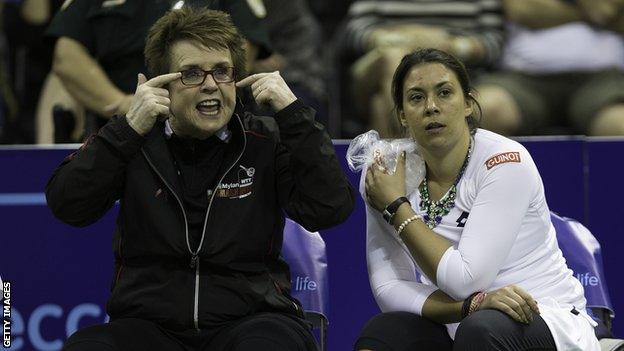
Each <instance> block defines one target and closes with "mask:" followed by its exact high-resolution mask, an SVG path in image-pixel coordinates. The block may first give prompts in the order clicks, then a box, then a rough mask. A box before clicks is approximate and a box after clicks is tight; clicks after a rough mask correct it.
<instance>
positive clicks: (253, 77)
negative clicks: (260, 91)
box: [236, 73, 270, 88]
mask: <svg viewBox="0 0 624 351" xmlns="http://www.w3.org/2000/svg"><path fill="white" fill-rule="evenodd" d="M269 74H270V73H256V74H252V75H250V76H249V77H247V78H245V79H243V80H240V81H238V82H236V86H237V87H238V88H244V87H246V86H249V85H252V84H253V83H255V82H256V81H257V80H258V79H260V78H263V77H266V76H267V75H269Z"/></svg>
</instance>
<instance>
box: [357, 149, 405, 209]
mask: <svg viewBox="0 0 624 351" xmlns="http://www.w3.org/2000/svg"><path fill="white" fill-rule="evenodd" d="M365 186H366V188H365V189H366V201H367V202H368V203H369V204H370V205H371V206H373V208H375V209H377V210H379V211H382V210H383V209H384V208H386V206H388V205H389V204H390V203H391V202H392V201H394V200H396V199H398V198H399V197H401V196H405V194H406V190H405V152H403V153H401V156H399V158H398V160H397V164H396V170H395V172H394V174H388V171H387V169H386V166H385V165H384V164H383V160H382V159H381V157H376V158H375V163H373V164H372V165H371V166H370V167H368V170H367V171H366V179H365Z"/></svg>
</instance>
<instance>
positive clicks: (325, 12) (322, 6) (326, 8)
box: [306, 0, 353, 42]
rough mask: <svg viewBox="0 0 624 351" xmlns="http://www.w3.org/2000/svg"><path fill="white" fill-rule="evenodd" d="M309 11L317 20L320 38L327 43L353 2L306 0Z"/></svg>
mask: <svg viewBox="0 0 624 351" xmlns="http://www.w3.org/2000/svg"><path fill="white" fill-rule="evenodd" d="M306 2H307V3H308V5H309V7H310V10H311V11H312V13H313V14H314V16H315V17H316V18H317V19H319V24H320V26H321V38H322V40H323V42H329V41H330V40H331V39H332V38H333V36H334V33H336V30H337V29H338V27H339V25H340V23H341V22H342V21H343V20H344V18H345V16H346V15H347V11H348V10H349V6H350V5H351V3H353V0H307V1H306Z"/></svg>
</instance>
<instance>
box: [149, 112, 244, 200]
mask: <svg viewBox="0 0 624 351" xmlns="http://www.w3.org/2000/svg"><path fill="white" fill-rule="evenodd" d="M166 128H167V123H166V122H161V121H159V122H156V124H155V125H154V128H152V131H151V132H150V133H149V134H148V135H147V141H146V142H145V144H144V145H143V148H142V152H143V155H144V156H145V157H146V158H147V160H148V162H149V163H150V164H151V165H152V167H154V168H155V170H156V171H157V172H158V173H159V174H160V175H161V176H162V177H163V178H164V180H165V181H166V182H167V183H168V184H169V185H170V186H171V187H172V188H173V191H175V193H176V194H181V190H182V187H181V184H180V180H179V177H178V175H177V170H176V167H175V165H174V162H173V156H172V155H171V152H170V151H169V146H168V145H167V134H166ZM225 130H228V131H231V136H230V140H229V142H228V148H227V154H226V157H225V158H224V162H225V163H227V165H225V166H223V165H222V169H223V170H225V169H227V168H228V166H229V165H230V163H232V162H234V160H235V159H236V158H237V156H238V154H239V153H240V152H241V151H242V150H243V149H244V146H245V143H246V138H245V129H244V127H243V121H242V119H241V117H240V116H239V115H238V114H237V113H234V114H233V115H232V118H231V119H230V122H228V124H227V128H226V129H225ZM223 131H224V130H223V129H222V130H221V131H220V132H221V134H223ZM222 136H224V135H222ZM221 176H222V174H220V175H219V177H221Z"/></svg>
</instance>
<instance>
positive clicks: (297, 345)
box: [63, 313, 316, 351]
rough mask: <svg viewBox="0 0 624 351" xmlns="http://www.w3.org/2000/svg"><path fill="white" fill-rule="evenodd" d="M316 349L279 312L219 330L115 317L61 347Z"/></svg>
mask: <svg viewBox="0 0 624 351" xmlns="http://www.w3.org/2000/svg"><path fill="white" fill-rule="evenodd" d="M160 350H162V351H195V350H197V351H220V350H224V351H225V350H227V351H247V350H271V351H287V350H288V351H316V344H315V341H314V337H313V336H312V334H311V333H310V330H309V329H308V328H307V327H306V326H305V325H304V323H303V322H302V321H299V320H296V319H295V318H294V317H289V316H286V315H282V314H278V313H262V314H257V315H254V316H250V317H246V318H243V319H241V320H239V321H236V322H233V323H232V324H230V325H228V326H226V327H224V328H220V329H219V330H202V331H199V332H198V331H196V330H188V331H182V332H173V331H169V330H166V329H164V328H162V327H160V326H158V325H156V324H154V323H152V322H149V321H146V320H142V319H134V318H127V319H118V320H115V321H113V322H110V323H108V324H103V325H97V326H93V327H89V328H85V329H82V330H80V331H78V332H76V333H75V334H73V335H72V336H71V337H70V338H69V339H68V340H67V342H66V343H65V346H64V347H63V351H160Z"/></svg>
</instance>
